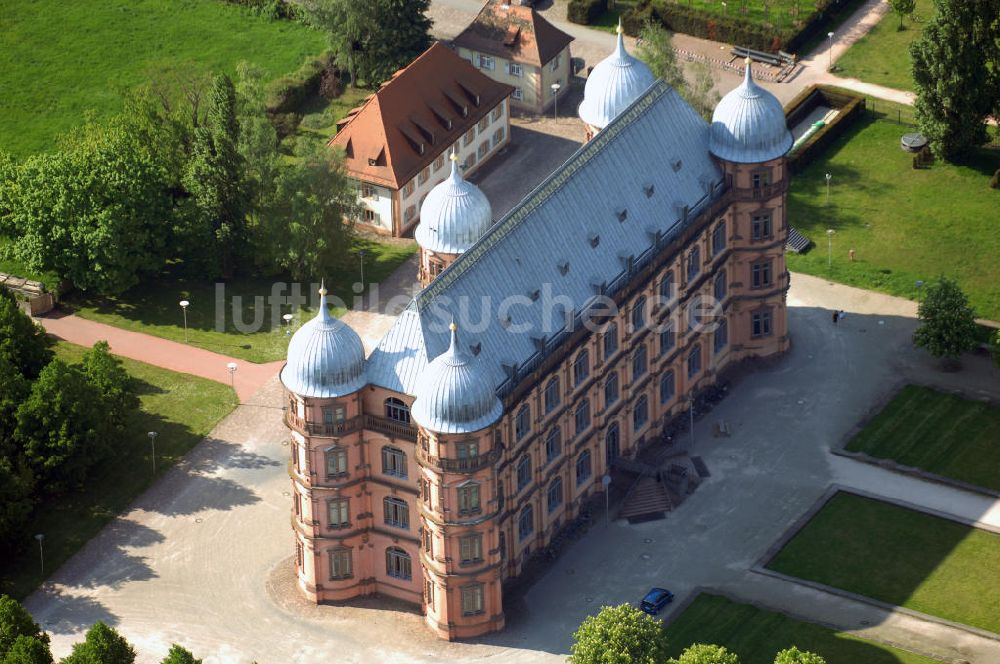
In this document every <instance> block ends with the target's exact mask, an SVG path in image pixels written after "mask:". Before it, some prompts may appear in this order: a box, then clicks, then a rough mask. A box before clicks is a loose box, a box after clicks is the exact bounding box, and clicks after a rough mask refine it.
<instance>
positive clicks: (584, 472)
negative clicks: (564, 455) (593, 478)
mask: <svg viewBox="0 0 1000 664" xmlns="http://www.w3.org/2000/svg"><path fill="white" fill-rule="evenodd" d="M590 473H591V468H590V452H589V451H587V450H584V452H583V453H582V454H581V455H580V456H579V457H577V459H576V486H577V487H579V486H580V485H581V484H583V483H584V482H586V481H587V480H589V479H590Z"/></svg>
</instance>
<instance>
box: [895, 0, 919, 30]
mask: <svg viewBox="0 0 1000 664" xmlns="http://www.w3.org/2000/svg"><path fill="white" fill-rule="evenodd" d="M889 6H890V7H892V11H894V12H896V14H897V15H898V16H899V29H900V30H902V29H903V18H905V17H908V16H910V15H911V14H913V10H914V9H916V7H917V0H889Z"/></svg>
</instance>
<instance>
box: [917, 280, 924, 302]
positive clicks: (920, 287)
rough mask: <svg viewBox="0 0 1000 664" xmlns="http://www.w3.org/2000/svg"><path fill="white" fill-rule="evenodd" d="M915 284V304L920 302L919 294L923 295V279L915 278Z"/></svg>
mask: <svg viewBox="0 0 1000 664" xmlns="http://www.w3.org/2000/svg"><path fill="white" fill-rule="evenodd" d="M916 286H917V304H920V296H921V295H923V292H924V280H923V279H917V283H916Z"/></svg>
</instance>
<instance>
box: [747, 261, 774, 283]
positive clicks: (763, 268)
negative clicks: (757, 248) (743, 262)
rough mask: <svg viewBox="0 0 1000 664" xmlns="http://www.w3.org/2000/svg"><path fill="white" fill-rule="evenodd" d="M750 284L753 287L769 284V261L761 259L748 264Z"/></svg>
mask: <svg viewBox="0 0 1000 664" xmlns="http://www.w3.org/2000/svg"><path fill="white" fill-rule="evenodd" d="M750 285H751V286H752V287H753V288H765V287H767V286H770V285H771V261H761V262H760V263H754V264H753V265H751V266H750Z"/></svg>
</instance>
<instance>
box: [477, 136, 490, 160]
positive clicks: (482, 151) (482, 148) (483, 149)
mask: <svg viewBox="0 0 1000 664" xmlns="http://www.w3.org/2000/svg"><path fill="white" fill-rule="evenodd" d="M489 151H490V142H489V141H488V140H486V141H483V142H482V143H480V144H479V150H478V151H477V154H478V155H479V159H480V160H481V159H482V158H483V157H485V156H486V153H487V152H489Z"/></svg>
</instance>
